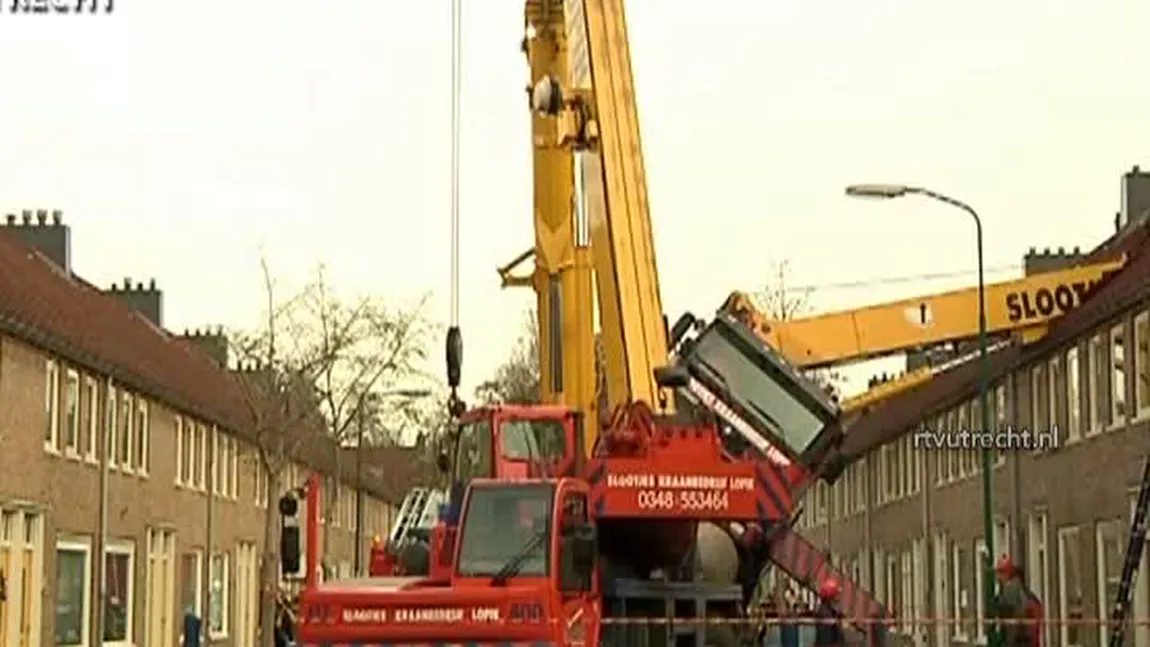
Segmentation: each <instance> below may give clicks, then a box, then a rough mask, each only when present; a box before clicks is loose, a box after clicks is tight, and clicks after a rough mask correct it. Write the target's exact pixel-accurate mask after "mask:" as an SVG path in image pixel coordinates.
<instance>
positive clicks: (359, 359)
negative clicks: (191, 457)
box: [232, 260, 429, 647]
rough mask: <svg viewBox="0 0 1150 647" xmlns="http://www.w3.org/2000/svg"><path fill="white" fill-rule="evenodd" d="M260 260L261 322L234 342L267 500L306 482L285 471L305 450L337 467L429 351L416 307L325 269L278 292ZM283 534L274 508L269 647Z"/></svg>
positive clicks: (266, 622) (264, 636) (264, 637)
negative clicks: (352, 287)
mask: <svg viewBox="0 0 1150 647" xmlns="http://www.w3.org/2000/svg"><path fill="white" fill-rule="evenodd" d="M260 269H261V272H262V276H263V283H264V297H265V304H264V307H265V317H264V321H263V323H262V325H261V326H260V327H259V328H258V329H257V330H255V331H251V332H245V333H237V334H234V335H233V336H232V348H233V351H234V353H235V355H236V357H237V360H238V362H239V367H238V370H237V383H238V384H239V387H240V388H239V389H238V390H239V391H240V393H241V394H242V398H243V402H244V405H245V407H246V413H247V417H248V418H249V424H250V429H249V430H248V434H249V436H250V437H251V440H252V441H253V442H254V445H255V453H256V456H255V461H256V463H257V466H256V467H257V469H262V470H263V471H264V473H265V474H266V475H267V479H266V483H267V488H268V491H267V496H268V500H270V501H273V502H274V501H276V500H278V498H279V497H280V495H281V494H282V493H283V492H285V491H286V490H288V489H289V488H292V487H296V486H298V485H300V484H298V483H284V482H283V477H284V475H285V473H286V469H287V467H288V466H289V465H290V464H291V462H292V460H293V459H294V458H295V457H297V456H298V455H299V454H300V453H301V452H303V451H305V450H310V451H313V452H314V451H316V450H319V449H321V448H324V449H328V448H329V449H330V451H331V452H332V454H333V455H334V456H335V457H336V458H335V461H334V465H336V466H338V464H339V462H338V455H339V452H338V447H339V445H340V443H341V442H343V441H344V440H346V436H347V434H348V433H349V430H350V429H352V428H354V427H355V425H356V422H357V416H360V415H361V414H362V413H363V411H364V408H365V406H366V405H367V404H368V403H369V402H372V401H373V398H374V394H376V393H378V392H379V391H380V390H382V389H385V388H388V387H390V386H392V385H394V384H395V383H396V382H398V381H399V380H400V379H403V378H405V377H408V376H410V375H412V374H413V373H414V372H415V369H416V365H417V363H418V362H419V361H420V360H422V359H423V358H425V357H426V350H427V346H426V342H427V333H428V332H429V327H428V326H427V324H426V321H425V320H424V319H423V317H422V315H421V313H420V310H419V309H418V308H417V309H414V310H412V311H394V310H390V309H388V308H386V307H384V305H383V304H382V303H380V302H379V301H377V300H374V299H367V298H365V299H360V300H357V301H354V302H350V303H349V302H344V301H341V300H340V299H338V298H337V297H336V296H335V295H334V294H333V292H332V290H331V288H330V286H329V284H328V283H327V279H326V275H325V273H324V272H323V270H322V268H321V269H319V270H318V271H317V272H316V273H315V276H314V278H313V280H312V281H311V282H310V283H308V284H307V285H306V286H305V287H304V288H303V289H302V290H300V291H299V292H298V293H296V294H294V295H292V296H291V297H290V298H287V299H283V300H281V298H280V295H279V294H278V293H277V290H276V285H275V281H274V280H273V277H272V274H271V271H270V269H269V267H268V264H267V262H266V260H261V263H260ZM337 469H338V467H337ZM337 479H338V475H337ZM337 482H338V481H337ZM329 490H331V488H329ZM325 507H327V508H328V509H330V508H331V507H332V506H325ZM278 533H279V520H278V515H277V513H276V511H275V510H274V508H273V509H272V510H270V511H269V513H268V515H267V519H266V523H265V527H264V546H265V553H264V554H265V557H264V561H263V564H262V567H261V574H260V580H261V591H262V594H261V607H262V612H263V613H262V618H263V622H262V626H261V645H263V647H272V645H273V639H274V632H275V621H276V595H277V593H278V590H279V587H278V578H279V573H278V564H279V554H278V552H279V551H278V547H279V537H278Z"/></svg>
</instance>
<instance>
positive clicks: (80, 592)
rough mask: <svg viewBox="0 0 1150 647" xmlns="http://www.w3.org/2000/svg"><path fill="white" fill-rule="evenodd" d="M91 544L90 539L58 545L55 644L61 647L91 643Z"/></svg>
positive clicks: (57, 543) (68, 541) (65, 541)
mask: <svg viewBox="0 0 1150 647" xmlns="http://www.w3.org/2000/svg"><path fill="white" fill-rule="evenodd" d="M91 572H92V545H91V543H89V542H88V541H87V540H63V539H61V540H58V541H57V542H56V623H55V624H56V641H55V644H56V645H59V646H60V647H66V646H71V645H87V644H88V615H89V614H88V609H89V608H91V605H92V592H91V588H92V587H90V586H89V583H90V578H91V575H90V573H91Z"/></svg>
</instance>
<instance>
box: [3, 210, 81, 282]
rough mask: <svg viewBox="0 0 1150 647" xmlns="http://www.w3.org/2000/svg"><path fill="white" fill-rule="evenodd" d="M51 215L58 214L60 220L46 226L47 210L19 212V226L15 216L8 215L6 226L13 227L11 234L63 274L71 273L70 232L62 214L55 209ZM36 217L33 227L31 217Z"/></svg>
mask: <svg viewBox="0 0 1150 647" xmlns="http://www.w3.org/2000/svg"><path fill="white" fill-rule="evenodd" d="M53 213H59V214H60V220H58V221H57V220H55V219H53V221H52V224H48V210H47V209H40V210H39V211H36V212H34V211H33V210H32V209H24V210H22V211H21V212H20V224H17V222H16V214H8V217H7V219H6V220H7V222H8V225H9V226H11V227H13V233H15V234H17V235H18V236H19V237H20V240H21V242H23V243H24V244H25V245H27V246H28V247H31V248H32V249H34V250H36V251H38V252H40V253H41V254H43V255H44V256H46V257H47V258H48V259H49V260H50V261H52V262H53V263H55V264H56V265H57V266H59V267H60V269H62V270H64V271H65V272H71V271H72V265H71V261H72V232H71V230H70V229H69V228H68V225H65V224H64V221H63V212H62V211H60V210H59V209H57V210H56V211H54V212H53ZM33 215H35V216H36V223H37V224H35V225H33V224H32V216H33Z"/></svg>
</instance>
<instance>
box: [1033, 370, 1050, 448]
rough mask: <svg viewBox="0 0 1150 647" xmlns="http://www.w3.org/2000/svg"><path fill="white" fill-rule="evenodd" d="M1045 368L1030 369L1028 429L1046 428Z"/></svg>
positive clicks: (1046, 394) (1039, 429) (1038, 429)
mask: <svg viewBox="0 0 1150 647" xmlns="http://www.w3.org/2000/svg"><path fill="white" fill-rule="evenodd" d="M1046 387H1047V382H1046V367H1045V366H1043V365H1042V364H1037V365H1035V366H1034V367H1032V368H1031V369H1030V429H1031V430H1033V431H1036V432H1037V431H1042V430H1045V429H1047V428H1048V426H1047V424H1048V423H1047V420H1046V413H1047V409H1046V401H1047V400H1048V399H1049V397H1048V396H1049V393H1047V392H1046Z"/></svg>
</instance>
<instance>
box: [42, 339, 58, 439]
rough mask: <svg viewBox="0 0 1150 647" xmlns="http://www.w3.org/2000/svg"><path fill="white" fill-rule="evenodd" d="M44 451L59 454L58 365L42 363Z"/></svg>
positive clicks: (51, 361)
mask: <svg viewBox="0 0 1150 647" xmlns="http://www.w3.org/2000/svg"><path fill="white" fill-rule="evenodd" d="M44 417H45V420H44V424H45V429H44V431H45V432H47V433H45V435H44V450H45V451H47V452H48V453H50V454H57V455H59V454H60V364H59V363H58V362H57V361H56V360H54V359H48V360H45V361H44Z"/></svg>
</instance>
